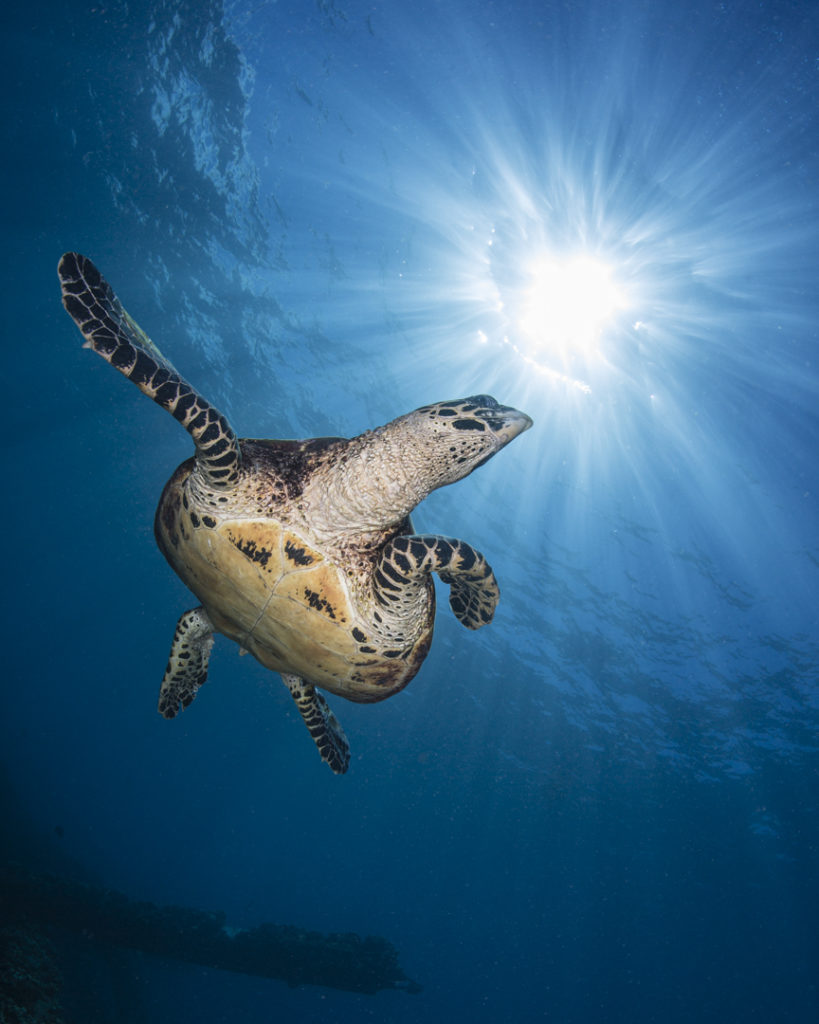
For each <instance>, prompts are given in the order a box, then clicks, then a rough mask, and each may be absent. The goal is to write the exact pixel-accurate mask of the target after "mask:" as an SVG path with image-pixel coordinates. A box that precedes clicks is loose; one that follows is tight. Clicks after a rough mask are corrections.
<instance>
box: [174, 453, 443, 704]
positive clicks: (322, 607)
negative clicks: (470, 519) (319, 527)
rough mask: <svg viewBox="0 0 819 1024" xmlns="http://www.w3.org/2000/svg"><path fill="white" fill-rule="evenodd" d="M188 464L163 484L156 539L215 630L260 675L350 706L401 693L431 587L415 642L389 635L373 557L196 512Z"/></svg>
mask: <svg viewBox="0 0 819 1024" xmlns="http://www.w3.org/2000/svg"><path fill="white" fill-rule="evenodd" d="M193 464H194V463H193V460H191V459H189V460H188V461H187V462H185V463H183V464H182V465H181V466H180V467H179V469H178V470H177V471H176V473H175V474H174V476H173V477H172V478H171V479H170V480H169V481H168V483H167V485H166V487H165V490H164V491H163V494H162V497H161V499H160V502H159V506H158V508H157V514H156V521H155V532H156V539H157V543H158V544H159V547H160V549H161V551H162V552H163V554H164V555H165V557H166V558H167V560H168V562H169V563H170V564H171V566H172V568H173V569H174V571H175V572H176V573H177V575H178V576H179V577H180V578H181V579H182V581H183V582H184V583H185V585H186V586H187V587H189V588H190V590H192V591H193V593H194V594H196V596H197V597H198V598H199V600H200V601H201V602H202V605H203V606H204V608H205V610H206V611H207V614H208V616H209V617H210V620H211V622H212V623H213V625H214V627H215V628H216V629H217V630H218V631H219V632H220V633H223V634H224V635H225V636H227V637H229V638H230V639H231V640H235V641H236V643H237V644H239V646H240V647H241V648H243V649H244V650H246V651H249V652H250V653H251V654H253V655H254V657H255V658H257V659H258V660H259V661H260V662H261V663H262V664H263V665H265V666H266V667H267V668H269V669H272V670H273V671H275V672H286V673H292V674H294V675H297V676H299V677H301V678H302V679H304V680H306V681H307V682H310V683H312V684H314V685H315V686H320V687H322V688H323V689H325V690H327V691H329V692H330V693H335V694H338V695H339V696H342V697H346V698H347V699H348V700H352V701H357V702H364V703H369V702H373V701H379V700H383V699H385V698H386V697H390V696H391V695H392V694H394V693H396V692H397V691H399V690H401V689H403V687H405V686H406V685H407V683H409V682H410V680H411V679H412V678H413V677H414V676H415V674H416V672H417V671H418V669H419V668H420V666H421V663H422V662H423V660H424V658H425V656H426V653H427V651H428V650H429V646H430V643H431V642H432V629H433V622H434V612H435V592H434V587H433V585H432V582H431V580H430V581H429V583H428V586H427V600H426V611H425V614H422V615H420V616H419V618H418V621H417V623H416V628H415V629H414V630H413V635H411V636H402V637H395V636H389V635H388V634H385V631H384V629H383V626H382V624H380V618H381V617H380V613H379V610H378V605H377V603H376V601H375V599H374V594H373V589H372V585H371V580H372V571H373V567H374V561H375V558H376V557H377V552H375V553H372V554H371V555H370V557H369V561H367V560H364V561H363V562H362V560H361V557H360V553H359V557H358V560H357V561H355V562H353V561H352V560H351V561H350V562H349V564H346V563H345V562H344V561H343V556H341V557H340V556H339V554H338V553H335V552H329V551H323V550H321V548H320V546H319V545H318V544H317V543H316V542H315V541H314V540H311V539H310V538H308V537H306V536H305V535H304V533H303V532H302V531H300V530H299V529H297V528H295V527H294V526H293V525H292V524H290V523H283V522H281V521H280V520H279V519H278V518H276V517H275V516H271V517H262V516H255V517H245V516H242V517H241V518H238V517H233V516H232V515H231V512H230V509H229V506H228V507H227V508H225V509H224V510H219V511H218V512H217V511H215V510H213V514H210V511H211V510H209V511H208V513H203V512H201V511H199V512H198V511H196V510H194V509H193V508H192V503H191V501H190V500H189V498H188V494H187V489H186V483H187V480H188V477H189V476H190V473H191V470H192V468H193ZM351 559H352V556H351Z"/></svg>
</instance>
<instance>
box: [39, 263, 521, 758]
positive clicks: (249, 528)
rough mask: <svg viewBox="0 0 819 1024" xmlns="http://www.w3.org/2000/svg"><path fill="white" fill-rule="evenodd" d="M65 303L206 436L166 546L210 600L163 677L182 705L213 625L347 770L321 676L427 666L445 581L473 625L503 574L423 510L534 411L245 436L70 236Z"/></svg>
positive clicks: (200, 669)
mask: <svg viewBox="0 0 819 1024" xmlns="http://www.w3.org/2000/svg"><path fill="white" fill-rule="evenodd" d="M58 273H59V277H60V282H61V285H62V293H63V304H64V305H65V308H66V310H67V311H68V313H69V314H70V316H71V317H72V318H73V320H74V321H75V323H76V324H77V326H78V327H79V329H80V331H81V332H82V333H83V335H84V336H85V339H86V341H85V347H90V348H92V349H93V350H94V351H95V352H96V353H97V354H98V355H101V356H102V357H103V359H105V360H107V361H108V362H109V363H110V364H111V365H112V366H113V367H115V368H116V369H117V370H119V371H120V373H122V374H124V375H125V376H126V377H128V378H129V380H131V381H133V382H134V384H136V386H137V387H138V388H139V389H140V390H141V391H142V392H144V394H146V395H148V397H149V398H152V399H153V400H154V401H155V402H156V403H157V404H158V405H161V406H162V408H163V409H166V410H167V411H168V412H169V413H171V415H172V416H173V417H174V418H175V419H177V420H179V422H180V423H181V424H182V426H183V427H185V429H186V430H187V431H188V433H189V434H190V435H191V437H192V438H193V442H194V445H195V446H196V454H195V455H194V456H193V458H190V459H188V460H187V461H186V462H183V463H182V465H181V466H179V468H178V469H177V470H176V472H175V473H174V474H173V476H172V477H171V478H170V480H169V481H168V483H167V484H166V485H165V489H164V491H163V492H162V497H161V498H160V500H159V505H158V507H157V511H156V518H155V523H154V530H155V534H156V540H157V543H158V545H159V548H160V550H161V551H162V553H163V554H164V555H165V557H166V558H167V560H168V562H169V563H170V564H171V566H172V568H173V569H174V570H175V572H176V573H177V574H178V575H179V577H180V578H181V579H182V581H183V582H184V583H185V584H186V586H188V587H189V588H190V589H191V590H192V591H193V593H194V594H195V595H196V597H197V598H198V600H199V601H200V602H201V605H200V606H198V607H196V608H193V609H191V610H190V611H186V612H185V613H184V614H183V615H182V616H181V618H180V619H179V622H178V623H177V626H176V633H175V635H174V638H173V644H172V646H171V652H170V657H169V660H168V665H167V668H166V670H165V676H164V678H163V680H162V685H161V688H160V694H159V711H160V713H161V714H162V715H164V716H165V717H166V718H173V717H174V715H176V714H177V712H178V711H179V710H180V709H182V708H186V707H187V706H188V705H189V704H190V703H191V701H192V700H193V698H194V696H195V695H196V692H197V690H198V689H199V687H200V686H201V685H202V683H204V682H205V678H206V675H207V670H208V659H209V657H210V651H211V647H212V646H213V634H214V633H223V634H224V635H225V636H227V637H230V639H231V640H235V641H236V643H237V644H239V647H240V648H241V649H242V650H243V651H250V653H251V654H253V655H254V656H255V657H256V658H257V659H258V660H259V661H260V662H261V663H262V664H263V665H265V666H266V667H267V668H269V669H272V670H273V671H275V672H279V673H280V674H281V677H282V679H283V680H284V682H285V683H286V685H287V686H288V688H289V689H290V692H291V693H292V695H293V697H294V699H295V701H296V705H297V707H298V709H299V711H300V712H301V715H302V717H303V718H304V721H305V723H306V725H307V728H308V729H309V731H310V735H311V736H312V737H313V739H314V741H315V743H316V745H317V746H318V749H319V752H320V754H321V757H322V759H323V760H324V761H326V762H327V764H328V765H329V766H330V768H331V769H332V770H333V771H334V772H336V773H337V774H341V773H343V772H345V771H346V770H347V766H348V764H349V759H350V750H349V746H348V744H347V739H346V737H345V735H344V731H343V729H342V728H341V725H340V724H339V722H338V720H337V719H336V717H335V715H334V714H333V712H332V711H331V710H330V708H329V706H328V704H327V702H326V700H325V699H324V697H323V696H322V695H321V694H320V693H319V692H318V691H317V689H316V688H317V687H321V688H322V689H324V690H327V691H329V692H330V693H334V694H338V695H339V696H341V697H346V698H347V699H348V700H352V701H359V702H365V703H366V702H372V701H379V700H383V699H384V698H386V697H390V696H391V695H392V694H394V693H397V692H398V691H399V690H401V689H402V688H403V687H404V686H406V685H407V683H408V682H409V681H410V680H411V679H412V678H413V676H414V675H415V674H416V672H417V671H418V669H419V668H420V666H421V663H422V661H423V660H424V658H425V656H426V654H427V651H428V649H429V645H430V642H431V640H432V627H433V619H434V614H435V590H434V587H433V584H432V580H431V575H430V574H431V573H432V572H433V571H434V572H437V573H438V575H439V576H440V578H441V579H442V580H443V581H444V582H445V583H448V584H449V586H450V588H451V590H450V597H449V603H450V605H451V607H452V610H453V612H454V613H455V615H456V616H457V618H458V619H459V620H460V621H461V622H462V623H463V624H464V626H466V627H467V628H469V629H478V628H479V627H480V626H483V625H484V624H486V623H488V622H489V621H490V620H491V619H492V615H493V613H494V610H495V606H496V604H497V602H498V597H499V591H498V586H497V583H496V582H495V577H494V575H493V574H492V570H491V569H490V568H489V565H488V564H487V562H486V560H485V559H484V557H483V555H481V554H480V553H479V552H477V551H476V550H475V549H474V548H472V547H470V546H469V545H468V544H466V543H464V542H463V541H461V540H453V539H452V538H449V537H439V536H426V535H417V534H414V533H413V532H412V525H411V523H410V519H409V514H410V512H411V511H412V509H414V508H415V506H416V505H417V504H418V503H419V502H420V501H421V499H422V498H424V497H426V495H428V494H429V493H430V491H432V490H434V489H435V488H436V487H442V486H443V485H444V484H451V483H454V481H456V480H460V479H461V478H462V477H465V476H467V474H469V473H471V472H472V470H473V469H475V468H476V467H478V466H480V465H483V463H484V462H486V461H487V460H488V459H490V458H491V457H492V456H493V455H494V454H495V453H496V452H498V451H500V449H501V448H503V447H504V445H507V444H508V443H509V442H510V441H511V440H512V439H513V438H515V437H517V436H518V434H520V433H521V432H522V431H524V430H526V429H527V428H528V427H530V426H531V425H532V421H531V419H530V418H529V417H528V416H526V415H525V414H524V413H521V412H518V411H517V410H516V409H511V408H508V407H506V406H503V405H499V404H498V402H496V401H495V399H494V398H491V397H489V396H488V395H474V396H472V397H471V398H461V399H458V400H456V401H451V402H439V403H437V404H436V405H425V406H423V407H422V408H421V409H416V410H415V411H414V412H411V413H408V414H407V415H406V416H400V417H399V418H398V419H396V420H393V421H392V422H391V423H387V424H386V425H385V426H383V427H378V428H377V429H376V430H368V431H366V432H365V433H363V434H361V435H360V436H358V437H354V438H352V439H351V440H347V439H345V438H338V437H331V438H327V437H324V438H313V439H311V440H306V441H275V440H258V439H240V438H238V437H237V436H236V434H235V433H234V432H233V430H232V429H231V427H230V424H229V423H228V421H227V420H226V419H225V417H224V416H223V415H222V414H221V413H219V412H218V411H217V410H216V409H215V408H214V407H213V406H212V405H210V404H209V403H208V402H206V401H205V399H204V398H202V397H201V395H199V394H198V393H197V392H196V391H195V390H194V389H193V388H192V387H191V385H190V384H188V383H187V382H186V381H185V380H183V379H182V377H180V375H179V374H178V373H177V372H176V370H175V369H174V368H173V366H172V365H171V364H170V363H169V362H168V360H167V359H165V357H164V356H163V355H162V354H161V353H160V351H159V349H158V348H157V347H156V345H154V344H153V342H152V341H151V340H150V339H149V338H148V336H147V335H146V334H145V333H144V331H142V330H141V329H140V328H139V327H138V326H137V324H136V323H135V322H134V321H133V320H132V319H131V317H130V316H129V315H128V313H126V312H125V310H124V309H123V307H122V305H121V304H120V302H119V300H118V299H117V297H116V295H115V294H114V292H113V291H112V289H111V287H110V285H109V284H108V283H107V282H106V281H105V279H104V278H103V277H102V275H101V274H100V272H99V271H98V270H97V268H96V267H95V266H94V264H93V263H92V262H91V261H90V260H89V259H87V258H86V257H85V256H80V255H79V254H78V253H73V252H69V253H66V254H65V255H64V256H63V257H62V259H61V260H60V264H59V268H58Z"/></svg>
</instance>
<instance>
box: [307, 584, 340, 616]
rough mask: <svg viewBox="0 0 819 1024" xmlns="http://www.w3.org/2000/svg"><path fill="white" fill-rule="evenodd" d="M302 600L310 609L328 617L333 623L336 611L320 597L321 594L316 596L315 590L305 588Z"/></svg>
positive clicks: (324, 598) (325, 599)
mask: <svg viewBox="0 0 819 1024" xmlns="http://www.w3.org/2000/svg"><path fill="white" fill-rule="evenodd" d="M304 599H305V601H306V602H307V603H308V604H309V605H310V607H311V608H314V609H315V610H316V611H317V612H323V613H324V614H325V615H329V617H330V618H331V619H333V621H335V618H336V610H335V608H334V607H333V606H332V605H331V604H330V602H329V601H328V600H327V598H326V597H322V596H321V594H317V593H316V592H315V590H309V589H307V588H306V587H305V590H304Z"/></svg>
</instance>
